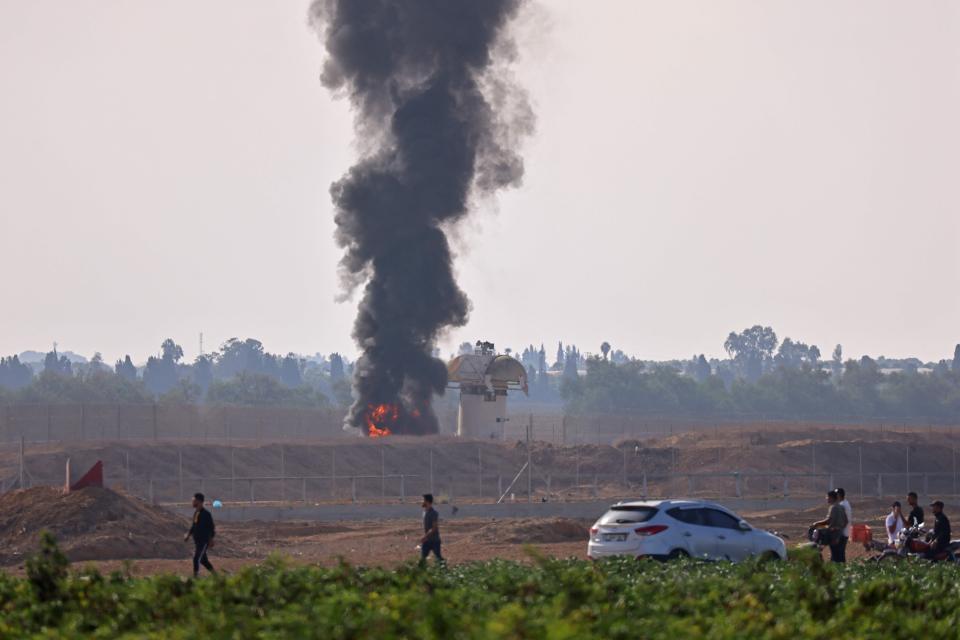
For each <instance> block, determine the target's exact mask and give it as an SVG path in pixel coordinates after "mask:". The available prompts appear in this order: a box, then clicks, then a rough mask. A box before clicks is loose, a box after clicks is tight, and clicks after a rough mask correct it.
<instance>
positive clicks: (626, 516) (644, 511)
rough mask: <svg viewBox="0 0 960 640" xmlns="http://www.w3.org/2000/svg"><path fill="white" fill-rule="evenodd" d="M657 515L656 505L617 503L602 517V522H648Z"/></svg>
mask: <svg viewBox="0 0 960 640" xmlns="http://www.w3.org/2000/svg"><path fill="white" fill-rule="evenodd" d="M655 515H657V508H656V507H641V506H636V505H617V506H615V507H610V510H609V511H607V512H606V513H605V514H603V517H602V518H600V524H635V523H637V522H646V521H647V520H649V519H650V518H652V517H653V516H655Z"/></svg>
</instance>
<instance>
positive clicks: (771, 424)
mask: <svg viewBox="0 0 960 640" xmlns="http://www.w3.org/2000/svg"><path fill="white" fill-rule="evenodd" d="M434 409H435V411H436V413H437V418H438V421H439V423H440V431H441V434H448V435H449V434H453V433H455V432H456V424H457V407H456V405H455V404H452V403H442V404H438V405H436V406H435V407H434ZM534 410H535V412H528V411H526V408H525V407H524V406H523V405H517V406H515V407H513V409H512V412H511V413H510V415H509V416H508V417H507V419H506V421H504V422H501V423H499V424H498V425H496V426H495V427H493V429H492V430H491V434H490V435H491V438H490V439H491V440H503V441H507V442H510V441H521V440H525V439H526V438H527V432H528V431H529V432H530V434H531V436H530V437H531V438H532V439H533V440H536V441H542V442H549V443H551V444H554V445H558V446H560V445H579V444H594V445H604V444H615V443H617V442H618V441H621V440H624V439H628V438H633V439H642V438H651V437H666V436H672V435H679V434H681V433H689V432H704V431H711V430H712V431H714V432H717V433H719V432H720V431H721V430H728V431H729V430H731V429H734V430H735V429H738V428H740V429H742V428H749V429H754V430H756V429H776V428H790V429H795V430H803V429H837V428H845V427H860V428H866V429H874V430H877V431H880V432H883V431H899V432H909V433H916V432H922V431H932V430H934V429H936V430H942V429H956V428H958V427H957V426H956V425H945V424H942V423H938V422H934V421H919V422H918V421H906V420H902V419H881V418H869V419H867V418H863V419H851V420H850V421H849V422H845V423H837V422H825V421H795V420H794V421H790V420H770V419H766V418H764V417H762V416H746V417H742V418H736V419H735V418H724V419H717V420H712V419H711V420H708V419H703V418H695V417H694V418H661V417H655V416H643V415H614V414H609V415H607V414H598V415H591V416H566V415H564V414H563V413H562V409H561V408H560V407H547V406H537V407H536V408H535V409H534ZM344 415H345V412H344V411H343V410H341V409H336V408H327V409H321V408H295V407H249V406H244V407H240V406H214V405H173V404H7V405H0V443H16V442H18V441H19V440H20V438H23V439H24V440H25V441H26V442H28V443H38V442H85V441H124V440H129V441H150V440H152V441H169V440H178V441H203V442H209V441H220V442H232V441H253V442H277V441H284V440H288V441H294V440H299V441H310V440H328V439H336V438H352V437H353V436H352V435H351V434H349V433H347V432H345V431H344V430H343V419H344Z"/></svg>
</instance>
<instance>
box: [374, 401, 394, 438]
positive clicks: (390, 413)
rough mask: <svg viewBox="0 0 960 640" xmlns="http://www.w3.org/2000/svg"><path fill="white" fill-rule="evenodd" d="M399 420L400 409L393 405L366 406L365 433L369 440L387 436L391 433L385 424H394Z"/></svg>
mask: <svg viewBox="0 0 960 640" xmlns="http://www.w3.org/2000/svg"><path fill="white" fill-rule="evenodd" d="M399 418H400V407H398V406H397V405H395V404H377V405H373V404H371V405H367V432H368V433H369V434H370V437H371V438H383V437H384V436H389V435H390V434H391V433H393V432H392V431H390V427H388V426H387V425H386V423H387V422H396V421H397V420H398V419H399Z"/></svg>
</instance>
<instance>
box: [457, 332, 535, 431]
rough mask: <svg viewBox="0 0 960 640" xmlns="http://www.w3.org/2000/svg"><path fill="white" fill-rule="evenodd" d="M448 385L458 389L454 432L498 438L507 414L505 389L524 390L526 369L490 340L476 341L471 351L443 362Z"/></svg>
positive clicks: (524, 391)
mask: <svg viewBox="0 0 960 640" xmlns="http://www.w3.org/2000/svg"><path fill="white" fill-rule="evenodd" d="M447 373H448V378H449V388H450V389H459V390H460V408H459V411H458V412H457V435H458V436H461V437H466V438H483V439H495V440H500V439H502V438H503V433H504V426H505V425H504V423H505V422H506V418H507V392H508V391H523V393H524V394H526V393H527V371H526V369H524V367H523V365H522V364H521V363H520V362H519V361H517V360H515V359H514V358H511V357H510V356H508V355H502V354H497V352H496V349H495V348H494V345H493V343H492V342H481V341H477V344H476V346H475V347H474V350H473V353H468V354H464V355H459V356H457V357H456V358H454V359H453V360H451V361H450V363H449V364H448V365H447Z"/></svg>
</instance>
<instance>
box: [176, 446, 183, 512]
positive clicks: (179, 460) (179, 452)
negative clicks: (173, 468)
mask: <svg viewBox="0 0 960 640" xmlns="http://www.w3.org/2000/svg"><path fill="white" fill-rule="evenodd" d="M177 481H178V484H179V490H180V498H179V500H180V501H181V502H183V450H182V449H180V447H177Z"/></svg>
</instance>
